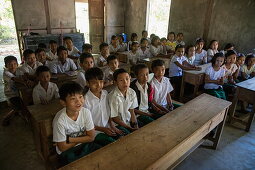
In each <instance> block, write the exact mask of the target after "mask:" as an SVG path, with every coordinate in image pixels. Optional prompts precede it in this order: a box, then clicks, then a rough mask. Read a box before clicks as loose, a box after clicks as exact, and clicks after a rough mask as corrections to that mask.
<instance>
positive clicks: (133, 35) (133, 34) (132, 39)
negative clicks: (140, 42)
mask: <svg viewBox="0 0 255 170" xmlns="http://www.w3.org/2000/svg"><path fill="white" fill-rule="evenodd" d="M135 37H138V36H137V34H136V33H132V34H131V41H134V38H135Z"/></svg>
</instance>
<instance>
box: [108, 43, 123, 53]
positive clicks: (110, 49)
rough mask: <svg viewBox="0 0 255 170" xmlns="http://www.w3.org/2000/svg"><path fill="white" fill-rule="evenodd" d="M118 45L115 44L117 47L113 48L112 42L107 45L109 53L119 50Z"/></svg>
mask: <svg viewBox="0 0 255 170" xmlns="http://www.w3.org/2000/svg"><path fill="white" fill-rule="evenodd" d="M119 48H120V46H119V45H117V47H116V48H115V47H114V46H113V45H112V44H110V45H109V51H110V53H116V52H117V51H118V50H119Z"/></svg>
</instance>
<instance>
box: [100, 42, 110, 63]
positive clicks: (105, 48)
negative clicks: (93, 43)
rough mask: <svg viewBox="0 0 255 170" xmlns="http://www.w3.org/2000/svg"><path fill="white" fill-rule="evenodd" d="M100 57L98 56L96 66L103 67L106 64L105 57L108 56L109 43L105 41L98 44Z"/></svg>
mask: <svg viewBox="0 0 255 170" xmlns="http://www.w3.org/2000/svg"><path fill="white" fill-rule="evenodd" d="M99 49H100V57H99V58H98V61H97V65H98V67H103V66H105V65H106V64H107V57H108V56H109V54H110V52H109V45H108V44H107V43H101V44H100V46H99Z"/></svg>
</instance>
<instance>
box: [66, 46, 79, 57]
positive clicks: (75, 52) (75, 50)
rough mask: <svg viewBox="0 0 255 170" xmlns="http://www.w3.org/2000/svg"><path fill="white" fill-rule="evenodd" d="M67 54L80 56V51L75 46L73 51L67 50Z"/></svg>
mask: <svg viewBox="0 0 255 170" xmlns="http://www.w3.org/2000/svg"><path fill="white" fill-rule="evenodd" d="M67 53H68V55H71V56H79V50H78V49H77V48H76V47H75V46H73V48H72V50H71V51H69V50H68V49H67Z"/></svg>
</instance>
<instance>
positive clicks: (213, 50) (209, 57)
mask: <svg viewBox="0 0 255 170" xmlns="http://www.w3.org/2000/svg"><path fill="white" fill-rule="evenodd" d="M218 47H219V42H218V41H217V40H212V41H211V42H210V45H209V49H208V50H207V62H210V61H211V60H212V57H213V56H214V54H216V53H217V52H218Z"/></svg>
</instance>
